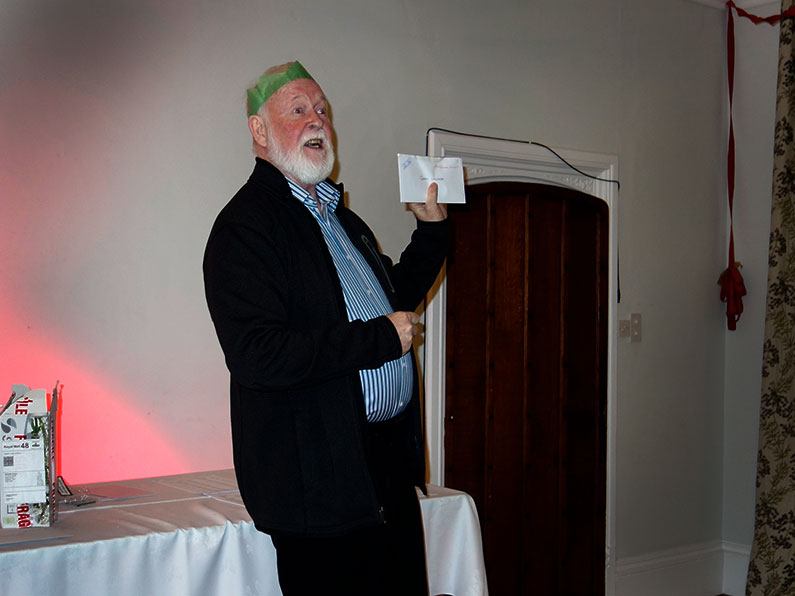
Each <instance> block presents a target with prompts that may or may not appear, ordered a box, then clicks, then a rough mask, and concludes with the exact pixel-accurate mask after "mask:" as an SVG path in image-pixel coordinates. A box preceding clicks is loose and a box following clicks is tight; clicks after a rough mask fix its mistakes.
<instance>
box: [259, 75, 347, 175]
mask: <svg viewBox="0 0 795 596" xmlns="http://www.w3.org/2000/svg"><path fill="white" fill-rule="evenodd" d="M264 116H265V126H266V130H267V138H268V143H267V155H268V160H269V161H270V162H271V163H273V165H275V166H276V167H277V168H278V169H279V170H281V172H282V173H283V174H285V175H286V176H288V177H290V178H292V179H294V180H295V181H296V182H298V183H300V184H316V183H317V182H320V181H321V180H323V179H325V178H327V177H328V175H329V174H330V173H331V170H332V168H333V167H334V147H333V146H332V136H333V134H334V128H333V126H332V124H331V120H329V117H328V104H327V102H326V97H325V95H323V90H322V89H321V88H320V86H319V85H318V84H317V83H315V82H314V81H312V80H310V79H298V80H295V81H291V82H289V83H288V84H286V85H285V86H284V87H282V88H281V89H279V90H278V91H277V92H276V93H274V94H273V96H271V98H270V99H269V100H268V102H267V103H266V104H265V113H264Z"/></svg>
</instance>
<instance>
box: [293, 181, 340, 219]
mask: <svg viewBox="0 0 795 596" xmlns="http://www.w3.org/2000/svg"><path fill="white" fill-rule="evenodd" d="M287 184H288V185H289V186H290V191H291V192H292V193H293V196H294V197H295V198H296V199H298V200H299V201H301V202H302V203H303V204H304V205H306V207H307V208H308V209H309V210H310V211H312V213H317V214H320V210H319V209H318V205H317V201H315V199H314V197H313V196H312V195H310V194H309V193H308V192H306V190H304V189H303V188H301V187H300V186H298V185H297V184H296V183H295V182H293V181H292V180H290V179H289V178H287ZM315 193H316V194H317V198H318V200H319V201H320V203H322V204H323V206H324V207H325V211H326V212H327V213H334V211H335V210H336V209H337V205H338V204H339V202H340V192H339V190H337V189H336V188H335V187H334V186H332V185H331V184H329V183H328V182H326V181H325V180H323V181H321V182H318V183H317V184H316V185H315Z"/></svg>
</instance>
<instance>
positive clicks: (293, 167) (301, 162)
mask: <svg viewBox="0 0 795 596" xmlns="http://www.w3.org/2000/svg"><path fill="white" fill-rule="evenodd" d="M266 134H267V138H268V161H270V162H271V163H272V164H273V165H274V166H276V167H277V168H278V169H279V170H281V171H282V172H283V173H284V174H286V175H288V176H290V177H291V178H293V179H294V180H295V181H296V182H299V183H301V184H317V183H318V182H320V181H321V180H325V179H326V178H328V177H329V174H331V170H333V169H334V159H335V156H334V147H333V146H332V145H331V140H330V139H329V138H328V135H327V134H326V131H324V130H321V131H319V132H317V133H313V132H308V133H306V134H305V135H304V136H303V137H301V141H300V143H299V144H298V145H297V146H295V147H293V148H292V149H289V150H287V151H285V149H284V147H282V145H281V144H280V143H279V142H278V141H277V140H276V138H275V137H274V136H273V135H272V134H271V129H270V126H268V127H267V128H266ZM312 138H322V139H323V146H324V147H325V149H326V157H325V159H324V160H323V161H321V162H320V163H316V162H314V161H312V160H310V159H309V158H308V157H307V156H305V155H304V153H303V150H302V149H303V146H304V143H305V142H307V141H308V140H309V139H312Z"/></svg>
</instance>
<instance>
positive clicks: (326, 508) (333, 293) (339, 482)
mask: <svg viewBox="0 0 795 596" xmlns="http://www.w3.org/2000/svg"><path fill="white" fill-rule="evenodd" d="M340 190H341V186H340ZM336 215H337V218H338V219H339V221H340V223H341V224H342V226H343V228H344V229H345V231H346V233H347V234H348V236H349V238H350V239H351V241H352V242H353V244H354V245H355V246H356V248H357V249H358V250H359V251H360V252H361V253H362V255H363V256H364V258H365V259H366V260H367V262H368V263H369V264H370V266H371V267H372V269H373V271H374V272H375V274H376V276H377V277H378V279H379V281H380V282H381V285H382V286H383V288H384V291H385V293H386V295H387V297H388V298H389V299H390V302H391V303H392V306H393V307H394V309H395V310H414V309H415V308H416V307H417V305H418V304H419V303H420V301H421V300H422V298H423V297H424V296H425V294H426V293H427V292H428V290H429V289H430V287H431V285H432V283H433V281H434V280H435V278H436V276H437V274H438V272H439V270H440V268H441V265H442V263H443V261H444V257H445V252H446V249H447V244H448V225H447V223H446V222H434V223H430V222H421V221H418V222H417V228H416V230H415V231H414V233H413V234H412V239H411V243H410V244H409V245H408V247H407V248H406V250H405V251H404V252H403V254H402V255H401V257H400V262H399V263H397V264H394V265H393V264H392V262H391V261H390V260H389V258H388V257H386V256H383V255H378V254H377V253H376V251H375V248H374V247H376V246H377V245H376V241H375V237H374V236H373V233H372V232H371V231H370V229H369V228H368V227H367V225H366V224H365V223H364V222H363V221H362V220H361V219H360V218H359V217H358V216H356V215H355V214H354V213H353V212H352V211H350V210H349V209H347V208H345V207H343V206H342V205H341V204H340V205H339V206H338V207H337V210H336ZM204 283H205V293H206V296H207V304H208V306H209V309H210V315H211V317H212V320H213V323H214V324H215V329H216V332H217V334H218V339H219V341H220V343H221V347H222V349H223V352H224V355H225V358H226V364H227V366H228V368H229V371H230V373H231V420H232V446H233V456H234V464H235V472H236V475H237V482H238V486H239V488H240V494H241V496H242V498H243V502H244V503H245V505H246V508H247V510H248V512H249V514H250V515H251V517H252V519H253V520H254V523H255V525H256V527H257V528H258V529H259V530H261V531H264V532H285V533H296V534H308V535H330V534H338V533H341V532H344V531H346V530H349V529H351V528H354V527H357V526H361V525H366V524H372V523H376V522H377V520H378V508H379V505H378V503H377V502H376V497H375V491H374V488H373V485H372V481H371V479H370V475H369V473H368V469H367V464H366V457H367V453H366V445H365V440H364V434H363V429H364V425H365V424H366V417H365V410H364V398H363V396H362V389H361V383H360V381H359V374H358V371H359V370H360V369H368V368H377V367H379V366H381V365H382V364H383V363H384V362H386V361H388V360H392V359H394V358H397V357H399V356H400V355H401V347H400V339H399V337H398V334H397V332H396V331H395V328H394V327H393V325H392V323H391V322H390V321H389V320H388V319H387V318H386V317H385V316H382V317H378V318H376V319H372V320H370V321H367V322H363V321H352V322H349V321H348V318H347V314H346V310H345V301H344V298H343V294H342V288H341V286H340V283H339V278H338V276H337V273H336V269H335V266H334V263H333V261H332V258H331V255H330V254H329V251H328V248H327V246H326V243H325V240H324V239H323V234H322V232H321V230H320V227H319V226H318V224H317V222H316V221H315V219H314V217H313V216H312V214H311V213H310V212H309V210H308V209H307V208H306V207H305V206H304V205H303V204H301V202H300V201H298V200H297V199H295V198H294V197H293V196H292V194H291V192H290V189H289V186H288V185H287V181H286V179H285V178H284V176H283V175H282V174H281V173H280V172H279V171H278V170H277V169H276V168H275V167H273V166H272V165H271V164H269V163H268V162H266V161H263V160H261V159H257V161H256V164H255V167H254V172H253V173H252V175H251V177H250V178H249V180H248V182H246V184H245V185H244V186H243V187H242V188H241V189H240V190H239V191H238V192H237V194H236V195H235V196H234V197H233V198H232V200H231V201H230V202H229V203H228V204H227V205H226V206H225V207H224V209H223V210H222V211H221V213H220V214H219V215H218V218H217V219H216V221H215V224H214V225H213V228H212V231H211V232H210V238H209V240H208V242H207V248H206V250H205V255H204ZM414 374H415V379H414V392H413V395H412V398H411V401H410V403H409V405H408V408H407V412H408V417H407V423H406V424H407V432H406V449H405V458H406V462H407V463H408V464H410V467H411V469H413V470H414V478H415V482H416V483H417V485H418V486H421V487H423V488H424V478H425V446H424V440H423V435H422V425H421V413H420V404H419V397H418V384H419V383H418V380H417V376H416V367H415V373H414Z"/></svg>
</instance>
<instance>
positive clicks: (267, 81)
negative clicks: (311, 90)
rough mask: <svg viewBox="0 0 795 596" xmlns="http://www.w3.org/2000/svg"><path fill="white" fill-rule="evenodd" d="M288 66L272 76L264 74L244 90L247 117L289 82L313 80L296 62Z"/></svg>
mask: <svg viewBox="0 0 795 596" xmlns="http://www.w3.org/2000/svg"><path fill="white" fill-rule="evenodd" d="M289 65H290V67H289V68H288V69H287V70H285V71H283V72H276V73H272V74H268V73H265V74H264V75H262V76H261V77H260V78H259V79H258V80H257V82H256V84H255V85H254V86H253V87H250V88H249V89H247V90H246V95H247V106H248V115H249V116H253V115H254V114H256V113H257V112H258V111H259V109H260V108H261V107H262V104H264V103H265V102H266V101H268V98H269V97H270V96H271V95H273V94H274V93H276V92H277V91H278V90H279V89H281V88H282V87H284V86H285V85H286V84H287V83H289V82H290V81H294V80H296V79H311V80H313V81H314V80H315V79H313V78H312V75H310V74H309V73H308V72H307V71H306V69H305V68H304V67H303V66H302V64H301V63H300V62H298V61H297V60H296V61H295V62H290V63H289Z"/></svg>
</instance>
